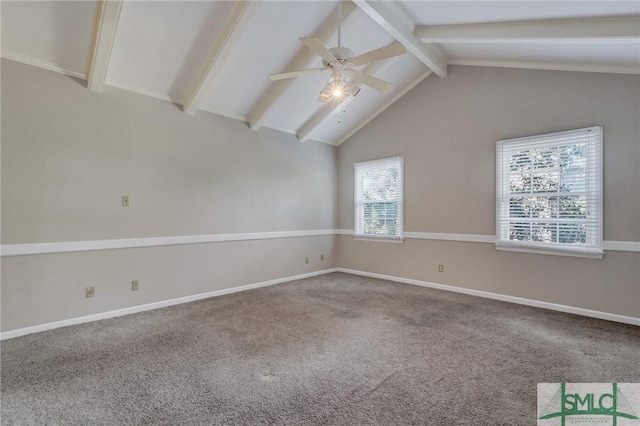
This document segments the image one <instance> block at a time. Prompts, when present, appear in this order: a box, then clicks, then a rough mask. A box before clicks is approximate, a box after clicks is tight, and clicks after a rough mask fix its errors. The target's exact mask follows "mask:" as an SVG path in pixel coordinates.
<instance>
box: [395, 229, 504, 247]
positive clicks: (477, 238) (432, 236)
mask: <svg viewBox="0 0 640 426" xmlns="http://www.w3.org/2000/svg"><path fill="white" fill-rule="evenodd" d="M402 236H403V237H404V238H413V239H417V240H442V241H464V242H467V243H491V244H494V243H495V242H496V237H495V236H494V235H473V234H442V233H434V232H405V233H404V234H402Z"/></svg>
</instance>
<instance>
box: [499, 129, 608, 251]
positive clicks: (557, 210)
mask: <svg viewBox="0 0 640 426" xmlns="http://www.w3.org/2000/svg"><path fill="white" fill-rule="evenodd" d="M496 233H497V239H496V241H497V242H496V248H498V249H500V250H514V251H525V252H534V253H547V254H565V255H574V256H584V257H595V258H602V127H590V128H587V129H579V130H571V131H568V132H560V133H551V134H547V135H541V136H531V137H526V138H519V139H510V140H504V141H499V142H498V143H497V149H496Z"/></svg>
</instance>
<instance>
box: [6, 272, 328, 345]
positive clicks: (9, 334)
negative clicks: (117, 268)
mask: <svg viewBox="0 0 640 426" xmlns="http://www.w3.org/2000/svg"><path fill="white" fill-rule="evenodd" d="M331 272H337V269H336V268H331V269H323V270H321V271H316V272H309V273H307V274H300V275H293V276H289V277H284V278H276V279H274V280H269V281H262V282H258V283H253V284H247V285H241V286H238V287H230V288H225V289H222V290H214V291H209V292H207V293H200V294H194V295H191V296H184V297H178V298H177V299H169V300H163V301H160V302H153V303H147V304H145V305H138V306H131V307H129V308H123V309H116V310H115V311H108V312H101V313H99V314H92V315H87V316H84V317H77V318H70V319H66V320H62V321H55V322H49V323H46V324H39V325H34V326H32V327H25V328H19V329H16V330H9V331H5V332H3V333H0V340H7V339H13V338H14V337H20V336H26V335H27V334H33V333H39V332H41V331H47V330H53V329H55V328H60V327H67V326H69V325H76V324H83V323H86V322H91V321H98V320H103V319H109V318H115V317H120V316H123V315H130V314H135V313H138V312H144V311H150V310H153V309H159V308H166V307H167V306H172V305H179V304H182V303H188V302H194V301H196V300H202V299H208V298H210V297H216V296H222V295H225V294H231V293H238V292H240V291H246V290H252V289H254V288H260V287H268V286H271V285H275V284H281V283H285V282H288V281H296V280H301V279H304V278H310V277H315V276H318V275H324V274H329V273H331Z"/></svg>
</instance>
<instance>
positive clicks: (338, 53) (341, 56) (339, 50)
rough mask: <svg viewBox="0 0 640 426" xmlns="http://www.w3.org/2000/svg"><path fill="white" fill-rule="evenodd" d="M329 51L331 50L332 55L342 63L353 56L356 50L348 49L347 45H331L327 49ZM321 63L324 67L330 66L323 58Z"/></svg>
mask: <svg viewBox="0 0 640 426" xmlns="http://www.w3.org/2000/svg"><path fill="white" fill-rule="evenodd" d="M329 52H331V53H332V54H333V56H335V57H336V59H337V60H338V61H339V62H340V63H341V64H344V63H345V62H347V60H349V59H351V58H353V57H354V56H356V52H354V51H353V50H351V49H349V48H348V47H332V48H331V49H329ZM322 65H323V66H324V67H329V66H331V65H329V63H328V62H327V61H325V60H323V61H322Z"/></svg>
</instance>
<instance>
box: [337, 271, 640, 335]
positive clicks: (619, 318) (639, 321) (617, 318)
mask: <svg viewBox="0 0 640 426" xmlns="http://www.w3.org/2000/svg"><path fill="white" fill-rule="evenodd" d="M336 271H337V272H344V273H347V274H353V275H361V276H364V277H370V278H379V279H382V280H388V281H395V282H399V283H404V284H412V285H418V286H421V287H428V288H435V289H438V290H445V291H451V292H455V293H462V294H468V295H470V296H477V297H484V298H487V299H494V300H501V301H503V302H510V303H517V304H518V305H526V306H533V307H536V308H543V309H549V310H552V311H559V312H566V313H569V314H575V315H582V316H585V317H591V318H598V319H603V320H608V321H614V322H621V323H624V324H631V325H637V326H640V318H636V317H628V316H624V315H618V314H611V313H608V312H600V311H594V310H591V309H585V308H578V307H574V306H567V305H559V304H557V303H550V302H542V301H539V300H533V299H524V298H522V297H516V296H508V295H505V294H499V293H491V292H488V291H482V290H473V289H470V288H464V287H456V286H451V285H445V284H437V283H432V282H428V281H420V280H414V279H411V278H402V277H396V276H392V275H383V274H376V273H373V272H365V271H358V270H354V269H346V268H336Z"/></svg>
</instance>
